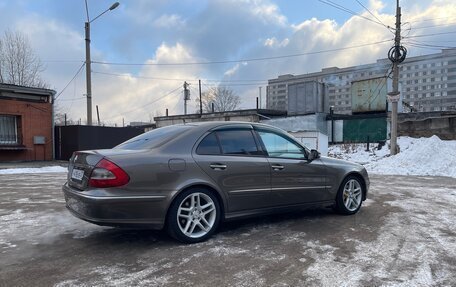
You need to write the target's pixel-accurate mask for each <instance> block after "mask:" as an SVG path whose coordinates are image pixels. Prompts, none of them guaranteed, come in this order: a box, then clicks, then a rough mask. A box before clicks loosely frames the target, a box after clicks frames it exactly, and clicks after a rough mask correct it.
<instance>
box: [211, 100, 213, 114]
mask: <svg viewBox="0 0 456 287" xmlns="http://www.w3.org/2000/svg"><path fill="white" fill-rule="evenodd" d="M211 107H212V113H214V103H213V102H212V103H211Z"/></svg>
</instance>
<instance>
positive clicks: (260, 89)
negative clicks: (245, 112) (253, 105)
mask: <svg viewBox="0 0 456 287" xmlns="http://www.w3.org/2000/svg"><path fill="white" fill-rule="evenodd" d="M258 89H259V90H260V95H259V97H260V109H261V107H262V105H261V87H258Z"/></svg>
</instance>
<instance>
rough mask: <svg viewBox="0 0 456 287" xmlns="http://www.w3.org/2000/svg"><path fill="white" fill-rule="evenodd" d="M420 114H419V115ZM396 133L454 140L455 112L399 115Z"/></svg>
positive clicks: (455, 137)
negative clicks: (434, 136)
mask: <svg viewBox="0 0 456 287" xmlns="http://www.w3.org/2000/svg"><path fill="white" fill-rule="evenodd" d="M420 114H421V115H420ZM398 135H399V136H410V137H430V136H432V135H437V136H438V137H439V138H441V139H445V140H456V113H455V114H453V115H452V114H449V113H438V115H437V114H434V113H414V114H412V113H410V114H405V115H404V114H401V115H399V123H398Z"/></svg>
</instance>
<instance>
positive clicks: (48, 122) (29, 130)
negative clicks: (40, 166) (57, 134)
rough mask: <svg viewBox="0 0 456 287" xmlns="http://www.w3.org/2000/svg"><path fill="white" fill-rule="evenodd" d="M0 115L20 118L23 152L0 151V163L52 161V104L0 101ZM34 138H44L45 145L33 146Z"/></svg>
mask: <svg viewBox="0 0 456 287" xmlns="http://www.w3.org/2000/svg"><path fill="white" fill-rule="evenodd" d="M0 114H1V115H15V116H20V117H21V123H20V126H21V131H18V133H20V134H19V137H22V145H24V146H25V148H26V149H25V150H21V151H19V150H2V149H1V146H0V162H6V161H34V160H52V145H53V143H52V104H50V103H35V102H27V101H20V100H5V99H0ZM34 136H44V137H45V141H46V144H44V145H34V144H33V137H34Z"/></svg>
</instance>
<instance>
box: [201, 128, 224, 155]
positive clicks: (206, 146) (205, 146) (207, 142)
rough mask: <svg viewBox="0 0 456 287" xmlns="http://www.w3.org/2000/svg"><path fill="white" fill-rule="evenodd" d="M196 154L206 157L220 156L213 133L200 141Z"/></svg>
mask: <svg viewBox="0 0 456 287" xmlns="http://www.w3.org/2000/svg"><path fill="white" fill-rule="evenodd" d="M196 153H197V154H206V155H216V154H221V152H220V146H219V143H218V140H217V137H216V136H215V132H214V133H211V134H209V135H208V136H206V137H205V138H204V139H203V140H202V141H201V143H200V144H199V146H198V148H197V149H196Z"/></svg>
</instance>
